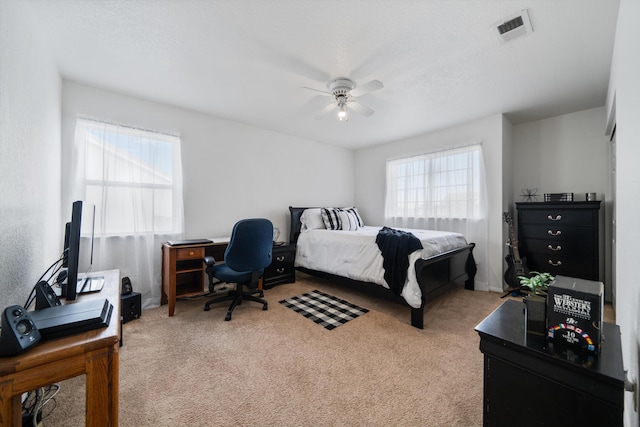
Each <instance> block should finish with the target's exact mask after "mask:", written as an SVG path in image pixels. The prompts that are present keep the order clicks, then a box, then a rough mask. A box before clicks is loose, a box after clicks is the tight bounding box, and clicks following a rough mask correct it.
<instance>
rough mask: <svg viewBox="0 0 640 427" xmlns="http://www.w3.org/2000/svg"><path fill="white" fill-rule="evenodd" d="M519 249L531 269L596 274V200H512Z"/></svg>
mask: <svg viewBox="0 0 640 427" xmlns="http://www.w3.org/2000/svg"><path fill="white" fill-rule="evenodd" d="M516 206H517V209H518V234H519V243H520V253H521V254H522V255H523V256H526V257H527V265H528V267H529V268H530V269H531V270H535V271H539V272H548V273H550V274H552V275H554V276H556V275H562V276H569V277H577V278H580V279H587V280H596V281H599V280H600V278H599V276H600V239H599V226H600V224H599V222H600V217H599V211H600V202H599V201H594V202H587V201H584V202H583V201H580V202H534V203H516Z"/></svg>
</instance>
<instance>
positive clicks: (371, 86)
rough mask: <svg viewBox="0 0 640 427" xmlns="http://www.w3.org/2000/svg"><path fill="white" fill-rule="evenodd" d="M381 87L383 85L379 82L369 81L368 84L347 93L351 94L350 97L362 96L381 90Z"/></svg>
mask: <svg viewBox="0 0 640 427" xmlns="http://www.w3.org/2000/svg"><path fill="white" fill-rule="evenodd" d="M383 87H384V85H383V84H382V82H381V81H380V80H371V81H370V82H369V83H365V84H363V85H360V86H356V87H355V88H354V89H352V90H351V91H350V92H349V93H351V96H360V95H364V94H365V93H369V92H373V91H374V90H379V89H382V88H383Z"/></svg>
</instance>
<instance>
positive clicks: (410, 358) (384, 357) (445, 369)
mask: <svg viewBox="0 0 640 427" xmlns="http://www.w3.org/2000/svg"><path fill="white" fill-rule="evenodd" d="M313 289H319V290H322V291H324V292H327V293H329V294H332V295H335V296H337V297H339V298H343V299H345V300H347V301H349V302H352V303H354V304H358V305H360V306H362V307H365V308H368V309H369V310H370V312H369V313H366V314H365V315H363V316H360V317H358V318H357V319H355V320H352V321H350V322H348V323H346V324H344V325H341V326H339V327H338V328H336V329H334V330H331V331H329V330H326V329H324V328H323V327H321V326H319V325H317V324H315V323H314V322H312V321H311V320H309V319H307V318H305V317H303V316H301V315H300V314H298V313H295V312H294V311H293V310H291V309H288V308H286V307H284V306H283V305H282V304H279V303H278V301H280V300H282V299H284V298H289V297H292V296H295V295H299V294H302V293H304V292H308V291H311V290H313ZM265 297H266V299H267V300H268V301H269V309H268V310H267V311H263V310H262V307H261V305H259V304H255V303H252V302H245V303H244V304H242V305H241V306H240V307H239V308H237V309H236V311H235V312H234V315H233V319H232V320H231V321H230V322H225V321H223V317H224V313H225V311H226V303H224V304H219V305H215V306H213V307H212V309H211V311H209V312H205V311H203V309H202V307H203V304H204V300H203V299H198V300H183V301H179V302H178V303H177V306H176V312H175V316H173V317H168V315H167V307H166V306H162V307H159V308H155V309H150V310H145V311H144V312H143V313H142V317H141V318H140V319H137V320H134V321H131V322H128V323H126V324H125V325H124V333H123V334H124V335H123V336H124V346H123V347H121V349H120V402H119V405H120V425H121V426H480V425H482V383H483V356H482V353H481V352H480V350H479V349H478V346H479V338H478V335H477V333H476V332H475V331H474V327H475V326H476V325H477V324H478V323H479V322H480V321H481V320H482V319H484V317H486V316H487V315H488V314H489V313H491V312H492V311H493V310H494V309H495V308H496V307H498V306H499V305H500V304H501V303H502V302H504V300H503V299H500V295H499V294H496V293H490V292H472V291H467V290H464V289H463V288H462V287H460V288H455V289H452V290H451V291H450V292H448V293H446V294H444V295H442V296H441V297H440V298H439V299H437V300H436V301H434V302H433V303H431V304H430V305H429V306H428V308H427V310H426V313H425V329H423V330H419V329H416V328H413V327H412V326H411V325H410V321H409V310H408V308H407V307H406V306H403V305H400V304H397V303H392V302H388V301H385V300H383V299H381V298H379V297H375V296H372V295H370V294H367V293H363V292H361V291H352V290H349V289H346V288H345V287H344V286H342V285H337V284H334V283H332V282H331V281H328V280H325V279H319V278H314V277H311V276H307V275H304V274H300V273H299V274H298V280H297V281H296V283H293V284H285V285H280V286H277V287H275V288H273V289H270V290H267V291H266V292H265ZM60 386H61V390H60V392H59V393H58V395H57V396H56V397H55V402H51V403H49V404H48V405H47V406H46V407H45V410H44V414H45V416H46V418H45V419H44V420H43V424H44V425H45V426H65V427H68V426H80V425H84V403H85V402H84V377H78V378H74V379H71V380H68V381H64V382H62V383H60ZM54 406H55V408H54Z"/></svg>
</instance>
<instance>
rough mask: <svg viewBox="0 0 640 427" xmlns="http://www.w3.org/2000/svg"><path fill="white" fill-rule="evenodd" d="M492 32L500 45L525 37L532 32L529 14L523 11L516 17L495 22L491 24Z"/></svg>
mask: <svg viewBox="0 0 640 427" xmlns="http://www.w3.org/2000/svg"><path fill="white" fill-rule="evenodd" d="M492 30H493V32H494V33H495V35H496V37H497V38H498V41H499V42H500V44H504V43H506V42H508V41H511V40H513V39H517V38H518V37H522V36H525V35H527V34H529V33H531V32H532V31H533V28H532V27H531V20H530V19H529V12H528V11H527V10H526V9H525V10H522V11H520V12H519V13H517V14H516V15H513V16H510V17H508V18H507V19H504V20H502V21H500V22H497V23H495V24H493V27H492Z"/></svg>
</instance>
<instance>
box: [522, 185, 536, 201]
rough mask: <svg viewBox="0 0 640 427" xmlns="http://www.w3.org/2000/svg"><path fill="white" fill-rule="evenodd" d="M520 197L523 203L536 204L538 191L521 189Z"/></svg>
mask: <svg viewBox="0 0 640 427" xmlns="http://www.w3.org/2000/svg"><path fill="white" fill-rule="evenodd" d="M520 195H521V197H522V201H523V202H537V201H538V189H537V188H523V189H522V190H520Z"/></svg>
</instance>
